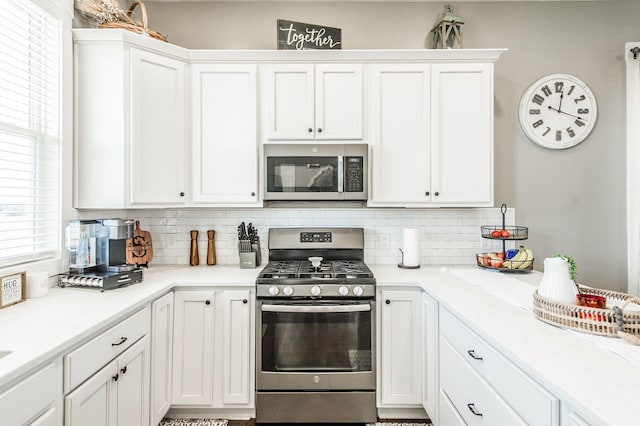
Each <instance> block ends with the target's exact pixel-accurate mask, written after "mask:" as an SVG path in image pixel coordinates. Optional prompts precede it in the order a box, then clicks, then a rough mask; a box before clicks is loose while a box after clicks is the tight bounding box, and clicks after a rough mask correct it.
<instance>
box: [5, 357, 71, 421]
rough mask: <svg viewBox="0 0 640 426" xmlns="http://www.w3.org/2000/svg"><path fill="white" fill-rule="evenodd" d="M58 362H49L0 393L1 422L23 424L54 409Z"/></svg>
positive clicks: (58, 377) (58, 382) (57, 387)
mask: <svg viewBox="0 0 640 426" xmlns="http://www.w3.org/2000/svg"><path fill="white" fill-rule="evenodd" d="M59 372H60V364H59V362H58V368H56V366H55V365H54V364H50V365H48V366H46V367H44V368H42V369H41V370H40V371H38V372H37V373H35V374H33V375H31V376H30V377H28V378H27V379H25V380H23V381H22V382H20V383H18V384H17V385H16V386H14V387H12V388H10V389H9V390H8V391H6V392H4V393H3V394H1V395H0V413H2V417H1V418H2V420H0V423H1V424H6V425H24V424H27V423H28V422H29V421H32V420H34V417H36V416H37V415H39V414H41V413H43V412H45V410H46V409H47V408H48V409H49V410H53V411H55V405H56V398H57V397H58V396H59V392H60V388H59V386H60V378H61V375H60V376H58V373H59Z"/></svg>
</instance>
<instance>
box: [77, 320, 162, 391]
mask: <svg viewBox="0 0 640 426" xmlns="http://www.w3.org/2000/svg"><path fill="white" fill-rule="evenodd" d="M150 324H151V314H150V311H149V308H144V309H143V310H141V311H139V312H138V313H135V314H133V315H131V316H130V317H128V318H127V319H125V320H123V321H122V322H120V323H119V324H116V325H114V326H113V327H111V328H110V329H109V330H107V331H105V332H104V333H102V334H100V335H99V336H97V337H95V338H94V339H92V340H90V341H89V342H87V343H85V344H84V345H82V346H80V347H79V348H78V349H76V350H74V351H73V352H71V353H69V354H67V355H65V356H64V393H65V395H66V394H67V393H69V392H70V391H71V390H73V389H74V388H75V387H76V386H78V385H79V384H80V383H82V382H83V381H84V380H86V379H87V378H88V377H89V376H91V375H92V374H93V373H95V372H96V371H98V370H99V369H100V368H102V366H104V365H105V364H107V363H108V362H109V361H111V360H112V359H114V358H115V357H117V356H118V355H120V354H121V353H122V352H124V351H125V350H126V349H127V348H129V347H130V346H131V345H133V344H134V343H135V342H137V341H138V340H140V338H141V337H143V336H145V335H146V334H148V333H149V327H150Z"/></svg>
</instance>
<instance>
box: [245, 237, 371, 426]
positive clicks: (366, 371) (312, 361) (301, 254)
mask: <svg viewBox="0 0 640 426" xmlns="http://www.w3.org/2000/svg"><path fill="white" fill-rule="evenodd" d="M268 247H269V263H268V264H267V265H266V266H265V267H264V269H263V270H262V271H261V272H260V274H259V275H258V278H257V281H256V296H257V303H256V309H257V312H256V321H257V324H256V330H257V333H256V421H257V422H258V423H280V424H282V423H318V422H329V423H330V422H345V423H356V422H375V421H376V417H377V416H376V397H375V389H376V368H375V366H376V353H375V335H376V333H375V277H374V276H373V274H372V272H371V270H370V269H369V268H368V267H367V265H366V264H365V263H364V232H363V229H362V228H272V229H270V230H269V240H268Z"/></svg>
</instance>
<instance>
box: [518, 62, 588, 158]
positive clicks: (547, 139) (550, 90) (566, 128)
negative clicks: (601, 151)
mask: <svg viewBox="0 0 640 426" xmlns="http://www.w3.org/2000/svg"><path fill="white" fill-rule="evenodd" d="M597 114H598V110H597V106H596V98H595V96H593V93H592V92H591V90H590V89H589V87H588V86H587V85H586V84H584V83H583V82H582V81H581V80H580V79H578V78H577V77H574V76H572V75H568V74H550V75H547V76H544V77H542V78H541V79H540V80H538V81H536V82H535V83H533V84H532V85H531V86H529V88H528V89H527V90H526V91H525V92H524V94H523V95H522V99H521V100H520V126H521V127H522V130H523V131H524V133H525V134H526V135H527V137H528V138H529V139H531V141H533V142H535V143H536V144H538V145H540V146H543V147H545V148H551V149H565V148H571V147H572V146H575V145H577V144H579V143H580V142H582V141H583V140H585V139H586V138H587V136H589V134H590V133H591V131H592V130H593V126H594V125H595V124H596V117H597Z"/></svg>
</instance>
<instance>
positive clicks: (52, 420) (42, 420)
mask: <svg viewBox="0 0 640 426" xmlns="http://www.w3.org/2000/svg"><path fill="white" fill-rule="evenodd" d="M57 425H58V412H57V411H56V409H55V408H53V407H51V408H49V409H48V410H47V411H46V412H44V413H42V415H40V416H38V418H37V419H35V420H34V421H32V422H31V423H29V426H57Z"/></svg>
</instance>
